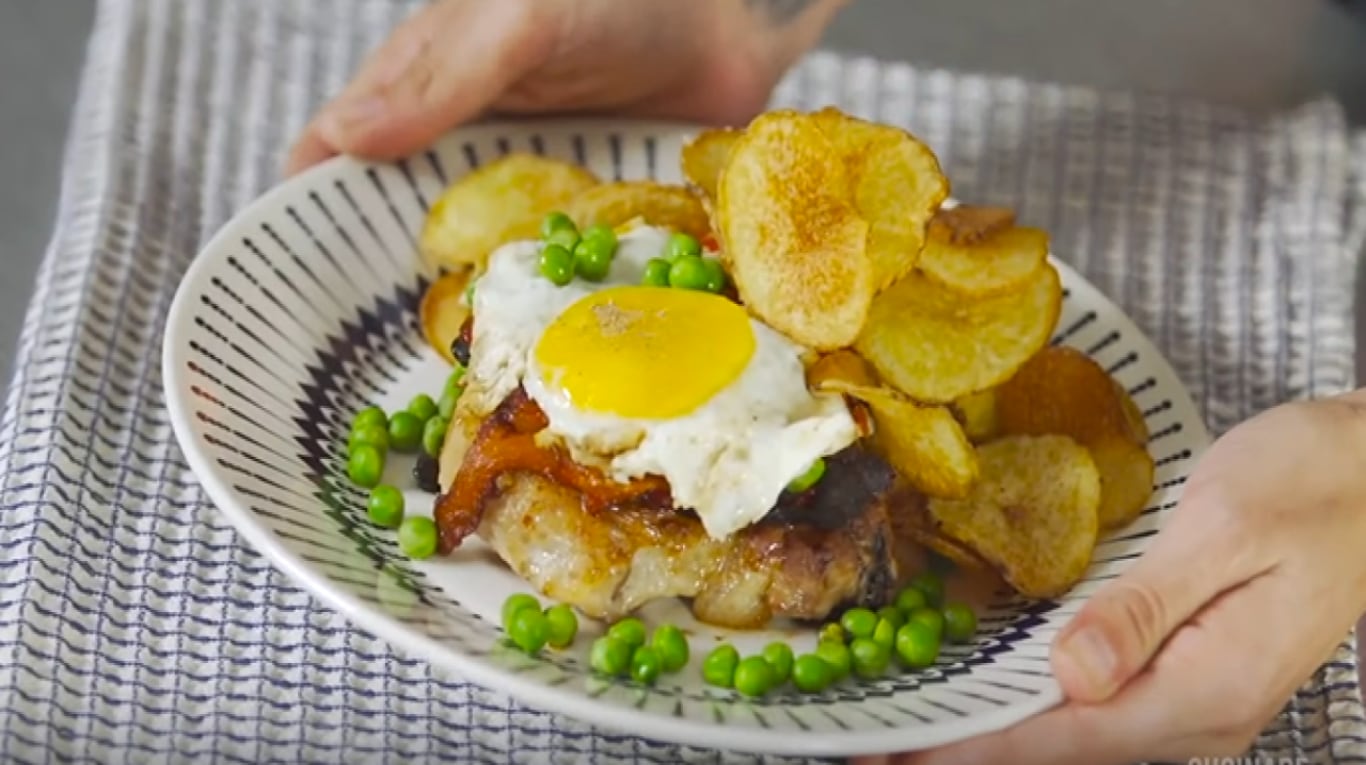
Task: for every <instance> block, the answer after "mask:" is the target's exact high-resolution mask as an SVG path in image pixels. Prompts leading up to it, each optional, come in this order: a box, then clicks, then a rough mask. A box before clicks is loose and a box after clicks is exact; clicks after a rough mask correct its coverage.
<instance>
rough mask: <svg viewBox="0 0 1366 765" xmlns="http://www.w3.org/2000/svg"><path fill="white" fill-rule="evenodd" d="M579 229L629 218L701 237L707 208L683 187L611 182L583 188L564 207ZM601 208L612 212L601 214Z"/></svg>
mask: <svg viewBox="0 0 1366 765" xmlns="http://www.w3.org/2000/svg"><path fill="white" fill-rule="evenodd" d="M563 207H564V213H565V214H566V215H568V216H569V217H570V218H571V219H573V221H574V222H575V224H577V225H578V226H579V227H580V228H586V227H588V226H590V225H593V224H595V223H602V224H605V225H608V226H612V227H614V228H615V227H618V226H621V225H623V224H625V223H627V222H629V221H631V220H636V219H638V220H641V221H643V222H644V223H646V224H648V225H652V226H660V227H665V228H671V229H676V230H679V231H683V232H684V233H687V234H690V235H691V236H693V237H695V238H697V239H698V240H701V239H703V238H705V237H706V236H708V235H709V234H710V233H711V217H710V215H708V213H707V209H706V207H705V206H703V204H702V200H701V199H700V198H698V196H697V195H696V194H694V193H693V192H692V191H691V190H690V189H688V188H687V187H685V186H679V185H674V184H667V183H660V182H658V181H651V180H629V181H611V182H609V183H601V184H598V185H596V186H593V187H592V188H589V189H585V190H584V191H583V193H581V194H578V195H576V196H575V197H574V198H573V199H571V200H570V201H569V202H568V203H566V204H565V205H564V206H563ZM603 210H610V211H611V212H612V215H609V216H606V217H603V216H602V215H601V213H602V211H603Z"/></svg>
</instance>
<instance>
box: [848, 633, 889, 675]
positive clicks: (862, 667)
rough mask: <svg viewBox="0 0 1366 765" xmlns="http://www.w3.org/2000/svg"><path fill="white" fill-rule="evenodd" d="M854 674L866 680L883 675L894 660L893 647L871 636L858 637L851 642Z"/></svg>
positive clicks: (850, 651)
mask: <svg viewBox="0 0 1366 765" xmlns="http://www.w3.org/2000/svg"><path fill="white" fill-rule="evenodd" d="M849 655H850V657H851V659H852V662H851V663H852V664H853V665H854V674H855V675H857V676H859V677H861V678H863V679H864V680H873V679H876V678H879V677H882V675H883V674H884V673H886V672H887V667H888V665H890V664H891V661H892V647H891V646H890V645H885V646H884V645H880V644H879V643H878V642H877V641H876V640H872V639H870V638H857V639H855V640H854V642H852V643H850V644H849Z"/></svg>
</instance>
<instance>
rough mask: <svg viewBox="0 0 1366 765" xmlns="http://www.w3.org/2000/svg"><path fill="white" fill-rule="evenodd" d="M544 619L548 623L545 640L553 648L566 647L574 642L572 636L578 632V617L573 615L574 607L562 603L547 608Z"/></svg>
mask: <svg viewBox="0 0 1366 765" xmlns="http://www.w3.org/2000/svg"><path fill="white" fill-rule="evenodd" d="M545 620H546V624H548V625H550V633H549V635H548V636H547V637H546V642H547V643H549V644H550V645H551V646H554V647H555V648H568V647H569V645H570V644H571V643H573V642H574V636H575V635H577V634H579V617H578V616H575V615H574V609H572V608H570V607H569V606H568V605H566V604H564V603H557V604H555V605H553V606H551V607H550V608H547V609H546V610H545Z"/></svg>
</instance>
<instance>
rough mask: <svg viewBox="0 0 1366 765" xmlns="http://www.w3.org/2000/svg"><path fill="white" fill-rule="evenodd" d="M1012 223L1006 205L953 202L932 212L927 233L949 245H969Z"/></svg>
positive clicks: (1013, 221)
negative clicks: (993, 205)
mask: <svg viewBox="0 0 1366 765" xmlns="http://www.w3.org/2000/svg"><path fill="white" fill-rule="evenodd" d="M1014 225H1015V211H1014V210H1011V209H1010V208H1008V207H983V206H980V205H956V206H954V207H945V208H941V209H940V210H939V212H937V213H935V214H934V217H933V218H931V219H930V229H929V235H930V236H931V237H933V238H936V239H938V240H939V241H941V242H948V243H949V244H956V245H960V246H962V245H971V244H977V243H978V242H981V241H982V240H983V239H986V238H987V237H989V236H991V235H993V234H995V233H997V232H1000V231H1004V230H1006V229H1008V228H1010V227H1012V226H1014Z"/></svg>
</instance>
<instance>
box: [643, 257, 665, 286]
mask: <svg viewBox="0 0 1366 765" xmlns="http://www.w3.org/2000/svg"><path fill="white" fill-rule="evenodd" d="M670 268H672V266H671V264H670V263H669V261H667V260H664V259H663V258H650V260H649V262H647V263H646V264H645V275H644V276H642V277H641V278H640V283H641V284H644V285H645V286H647V287H667V286H669V269H670Z"/></svg>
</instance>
